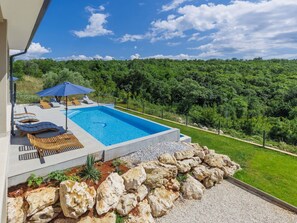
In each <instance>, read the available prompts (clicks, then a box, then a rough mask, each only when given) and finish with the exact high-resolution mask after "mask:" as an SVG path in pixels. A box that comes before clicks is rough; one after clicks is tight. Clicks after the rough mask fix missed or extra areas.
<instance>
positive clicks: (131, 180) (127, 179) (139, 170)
mask: <svg viewBox="0 0 297 223" xmlns="http://www.w3.org/2000/svg"><path fill="white" fill-rule="evenodd" d="M122 178H123V179H124V184H125V188H126V190H127V191H133V190H134V191H135V190H137V188H138V187H139V186H140V185H141V184H142V183H143V182H144V181H145V180H146V173H145V170H144V168H143V167H142V166H137V167H135V168H132V169H130V170H128V171H127V172H126V173H125V174H123V175H122Z"/></svg>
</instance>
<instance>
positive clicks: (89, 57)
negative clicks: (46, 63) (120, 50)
mask: <svg viewBox="0 0 297 223" xmlns="http://www.w3.org/2000/svg"><path fill="white" fill-rule="evenodd" d="M113 59H114V58H113V57H112V56H105V57H102V56H100V55H95V56H86V55H83V54H80V55H71V56H67V57H58V58H56V60H113Z"/></svg>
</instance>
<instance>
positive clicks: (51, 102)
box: [50, 98, 61, 108]
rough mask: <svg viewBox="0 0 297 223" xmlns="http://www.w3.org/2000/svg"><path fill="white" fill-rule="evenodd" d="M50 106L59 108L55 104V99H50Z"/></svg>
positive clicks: (57, 103) (57, 104) (56, 103)
mask: <svg viewBox="0 0 297 223" xmlns="http://www.w3.org/2000/svg"><path fill="white" fill-rule="evenodd" d="M50 104H51V106H52V107H53V108H59V107H60V106H61V105H60V103H59V102H57V100H56V99H55V98H51V100H50Z"/></svg>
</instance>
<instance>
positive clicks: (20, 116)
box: [13, 113, 36, 119]
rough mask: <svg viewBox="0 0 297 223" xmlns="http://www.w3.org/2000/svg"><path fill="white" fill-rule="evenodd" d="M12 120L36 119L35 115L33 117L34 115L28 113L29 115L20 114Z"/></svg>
mask: <svg viewBox="0 0 297 223" xmlns="http://www.w3.org/2000/svg"><path fill="white" fill-rule="evenodd" d="M13 118H14V119H22V118H36V115H35V114H31V113H30V114H29V113H28V114H26V113H24V114H22V115H21V114H20V115H14V116H13Z"/></svg>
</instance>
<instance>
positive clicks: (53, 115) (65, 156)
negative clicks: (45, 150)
mask: <svg viewBox="0 0 297 223" xmlns="http://www.w3.org/2000/svg"><path fill="white" fill-rule="evenodd" d="M90 106H97V104H94V105H81V106H80V107H90ZM75 107H77V106H69V109H72V108H75ZM24 108H26V109H27V111H28V112H32V113H35V114H36V115H37V117H38V119H39V120H40V121H50V122H53V123H55V124H57V125H59V126H63V127H64V128H65V120H66V119H65V115H64V114H63V112H61V111H63V110H64V111H65V108H64V106H63V105H61V107H60V108H51V109H41V108H40V107H39V106H37V105H33V106H32V105H31V106H30V105H29V106H26V105H18V106H16V109H15V111H16V113H23V112H25V110H24ZM68 129H69V130H71V132H72V133H73V134H74V135H75V136H76V137H77V138H78V139H79V141H80V142H81V143H82V144H83V145H84V148H83V149H76V150H72V151H67V152H63V153H60V154H55V155H51V156H45V157H44V161H45V163H43V164H41V162H40V159H38V158H37V159H36V158H35V159H30V160H19V155H20V154H24V153H30V152H34V151H36V150H34V151H22V152H20V151H19V147H20V146H23V145H27V146H30V143H29V141H28V139H27V137H20V136H19V134H18V132H17V131H16V137H12V138H11V145H10V151H9V153H10V155H9V168H8V185H9V186H12V185H15V184H18V183H20V182H25V181H26V179H27V178H28V177H29V176H30V174H31V173H35V174H36V175H40V176H43V175H46V174H48V173H49V172H51V171H54V170H61V169H66V168H69V167H72V166H75V165H81V164H83V163H85V161H86V156H87V155H88V154H94V155H95V156H96V159H97V160H100V159H101V158H102V156H103V151H104V149H105V148H106V147H105V146H104V145H103V144H102V143H100V142H99V141H98V140H96V139H95V138H94V137H93V136H91V135H90V134H89V133H87V132H86V131H85V130H83V129H82V128H80V127H79V126H78V125H77V124H75V123H74V122H73V121H71V120H70V119H68ZM54 135H57V133H55V132H49V133H43V134H38V136H41V137H49V136H54Z"/></svg>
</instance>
